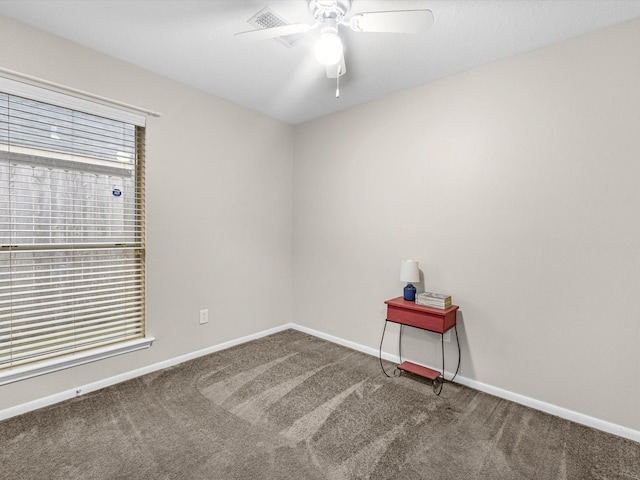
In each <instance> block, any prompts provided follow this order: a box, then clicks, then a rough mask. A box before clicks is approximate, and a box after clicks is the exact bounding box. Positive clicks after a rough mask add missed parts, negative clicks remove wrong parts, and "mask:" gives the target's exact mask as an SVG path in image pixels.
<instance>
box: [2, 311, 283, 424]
mask: <svg viewBox="0 0 640 480" xmlns="http://www.w3.org/2000/svg"><path fill="white" fill-rule="evenodd" d="M288 328H295V326H294V325H293V324H286V325H281V326H279V327H276V328H271V329H268V330H264V331H262V332H258V333H254V334H251V335H247V336H245V337H241V338H237V339H235V340H231V341H228V342H224V343H220V344H218V345H214V346H212V347H207V348H203V349H202V350H196V351H195V352H191V353H187V354H184V355H180V356H178V357H174V358H170V359H169V360H164V361H162V362H159V363H154V364H153V365H148V366H146V367H142V368H138V369H136V370H131V371H129V372H124V373H121V374H119V375H115V376H113V377H109V378H105V379H103V380H98V381H97V382H92V383H89V384H87V385H83V386H81V387H76V388H72V389H70V390H65V391H62V392H59V393H55V394H53V395H49V396H47V397H43V398H39V399H37V400H33V401H31V402H26V403H23V404H21V405H16V406H15V407H10V408H6V409H4V410H0V421H2V420H6V419H7V418H11V417H15V416H17V415H22V414H23V413H27V412H30V411H32V410H37V409H39V408H43V407H48V406H49V405H53V404H55V403H59V402H63V401H65V400H69V399H71V398H73V397H77V396H80V395H84V394H86V393H89V392H93V391H95V390H100V389H102V388H105V387H109V386H111V385H115V384H117V383H121V382H124V381H127V380H131V379H132V378H136V377H140V376H142V375H146V374H147V373H152V372H155V371H158V370H162V369H163V368H169V367H173V366H174V365H178V364H180V363H183V362H186V361H189V360H193V359H194V358H198V357H202V356H204V355H209V354H210V353H214V352H219V351H220V350H225V349H227V348H230V347H234V346H236V345H241V344H243V343H246V342H250V341H251V340H256V339H258V338H261V337H266V336H267V335H271V334H273V333H277V332H281V331H283V330H287V329H288Z"/></svg>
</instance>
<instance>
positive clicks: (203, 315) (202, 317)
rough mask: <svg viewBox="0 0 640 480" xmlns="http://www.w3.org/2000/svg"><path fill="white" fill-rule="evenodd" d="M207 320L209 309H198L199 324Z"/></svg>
mask: <svg viewBox="0 0 640 480" xmlns="http://www.w3.org/2000/svg"><path fill="white" fill-rule="evenodd" d="M207 322H209V310H208V309H204V310H200V325H202V324H203V323H207Z"/></svg>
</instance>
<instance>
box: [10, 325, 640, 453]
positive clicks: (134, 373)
mask: <svg viewBox="0 0 640 480" xmlns="http://www.w3.org/2000/svg"><path fill="white" fill-rule="evenodd" d="M289 328H291V329H294V330H298V331H300V332H303V333H307V334H309V335H313V336H314V337H318V338H322V339H324V340H327V341H329V342H332V343H336V344H338V345H342V346H345V347H348V348H351V349H353V350H356V351H359V352H363V353H366V354H368V355H372V356H374V357H377V356H378V355H379V351H378V349H375V348H371V347H367V346H365V345H361V344H359V343H355V342H351V341H349V340H345V339H343V338H340V337H336V336H333V335H329V334H327V333H324V332H320V331H318V330H314V329H311V328H307V327H304V326H301V325H297V324H295V323H289V324H285V325H281V326H279V327H275V328H271V329H268V330H264V331H262V332H257V333H254V334H252V335H247V336H245V337H241V338H238V339H235V340H231V341H228V342H224V343H221V344H218V345H214V346H212V347H208V348H204V349H202V350H197V351H195V352H191V353H188V354H185V355H180V356H178V357H175V358H171V359H169V360H165V361H163V362H159V363H155V364H153V365H149V366H147V367H143V368H139V369H136V370H131V371H129V372H125V373H122V374H120V375H116V376H113V377H109V378H106V379H103V380H99V381H97V382H93V383H90V384H87V385H84V386H82V387H78V388H74V389H71V390H66V391H63V392H60V393H56V394H54V395H50V396H47V397H44V398H41V399H37V400H33V401H31V402H27V403H24V404H21V405H17V406H15V407H11V408H7V409H4V410H0V420H5V419H7V418H10V417H14V416H16V415H21V414H23V413H27V412H30V411H32V410H37V409H38V408H42V407H46V406H49V405H53V404H55V403H58V402H62V401H64V400H68V399H70V398H73V397H76V396H78V395H82V394H85V393H89V392H93V391H95V390H100V389H102V388H105V387H108V386H111V385H115V384H117V383H120V382H124V381H126V380H131V379H132V378H136V377H139V376H142V375H145V374H147V373H151V372H155V371H157V370H162V369H163V368H168V367H172V366H174V365H178V364H180V363H183V362H186V361H188V360H192V359H194V358H198V357H202V356H204V355H209V354H211V353H214V352H218V351H220V350H225V349H227V348H230V347H234V346H236V345H240V344H243V343H246V342H249V341H251V340H256V339H258V338H262V337H265V336H267V335H271V334H273V333H277V332H281V331H283V330H287V329H289ZM382 358H383V359H384V360H389V361H391V362H395V363H397V362H399V358H398V356H397V355H393V354H390V353H387V352H382ZM414 363H417V364H419V365H420V363H419V362H414ZM422 365H423V366H425V367H430V368H436V367H433V366H430V365H424V364H422ZM452 376H453V372H449V371H445V377H446V378H451V377H452ZM455 381H456V383H459V384H461V385H465V386H467V387H470V388H473V389H475V390H478V391H481V392H484V393H488V394H490V395H494V396H496V397H499V398H504V399H505V400H510V401H512V402H515V403H519V404H521V405H525V406H527V407H530V408H533V409H535V410H540V411H542V412H545V413H549V414H551V415H555V416H557V417H560V418H564V419H566V420H570V421H572V422H576V423H579V424H582V425H585V426H587V427H591V428H595V429H597V430H602V431H604V432H607V433H611V434H614V435H618V436H620V437H623V438H627V439H629V440H633V441H635V442H640V431H638V430H633V429H631V428H627V427H623V426H621V425H617V424H615V423H611V422H607V421H605V420H601V419H599V418H594V417H591V416H589V415H584V414H582V413H579V412H575V411H573V410H569V409H566V408H563V407H559V406H557V405H553V404H550V403H546V402H542V401H540V400H536V399H534V398H530V397H526V396H524V395H520V394H518V393H514V392H510V391H508V390H504V389H501V388H498V387H494V386H492V385H487V384H485V383H482V382H478V381H477V380H473V379H471V378H466V377H464V376H462V375H458V376H457V377H456V379H455Z"/></svg>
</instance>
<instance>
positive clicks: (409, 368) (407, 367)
mask: <svg viewBox="0 0 640 480" xmlns="http://www.w3.org/2000/svg"><path fill="white" fill-rule="evenodd" d="M398 368H399V369H400V370H404V371H406V372H411V373H415V374H416V375H420V376H421V377H425V378H428V379H429V380H435V379H436V378H438V377H439V376H440V372H439V371H437V370H433V369H431V368H427V367H423V366H421V365H416V364H415V363H411V362H402V363H401V364H400V365H398Z"/></svg>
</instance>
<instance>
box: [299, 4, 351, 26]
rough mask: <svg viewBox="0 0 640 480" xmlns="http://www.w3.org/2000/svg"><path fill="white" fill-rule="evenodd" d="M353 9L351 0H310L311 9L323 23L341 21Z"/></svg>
mask: <svg viewBox="0 0 640 480" xmlns="http://www.w3.org/2000/svg"><path fill="white" fill-rule="evenodd" d="M349 10H351V0H309V11H310V12H311V14H312V15H313V16H314V18H315V19H316V20H317V21H318V22H320V23H321V24H322V23H325V22H326V21H327V20H330V21H332V22H331V23H333V22H335V23H336V24H337V23H340V22H341V21H342V20H343V19H344V17H345V16H346V15H347V14H348V13H349Z"/></svg>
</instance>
